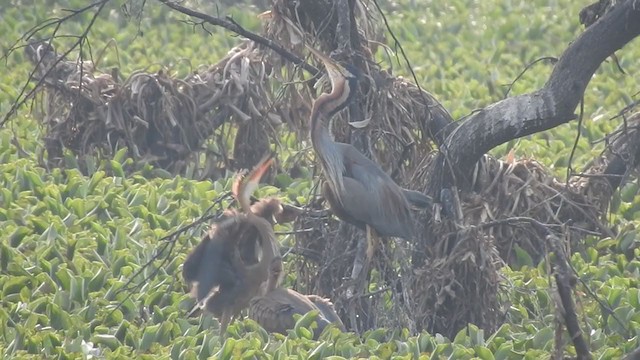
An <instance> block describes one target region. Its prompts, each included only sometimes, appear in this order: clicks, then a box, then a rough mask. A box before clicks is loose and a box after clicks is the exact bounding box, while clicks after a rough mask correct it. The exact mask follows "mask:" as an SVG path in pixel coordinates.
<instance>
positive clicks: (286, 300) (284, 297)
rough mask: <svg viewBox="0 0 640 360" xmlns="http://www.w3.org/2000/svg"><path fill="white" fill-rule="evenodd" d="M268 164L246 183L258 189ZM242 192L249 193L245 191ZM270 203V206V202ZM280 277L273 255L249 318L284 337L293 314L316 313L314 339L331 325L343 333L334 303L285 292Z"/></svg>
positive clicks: (245, 204)
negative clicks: (265, 279) (263, 284)
mask: <svg viewBox="0 0 640 360" xmlns="http://www.w3.org/2000/svg"><path fill="white" fill-rule="evenodd" d="M270 163H271V160H270V159H267V160H266V161H264V162H261V163H260V164H259V165H258V166H257V167H256V170H254V171H255V173H253V174H252V179H251V181H250V182H249V184H251V185H252V186H257V183H258V181H259V179H260V177H261V176H262V174H263V173H264V172H265V171H266V170H267V168H268V167H269V165H270ZM254 182H255V183H254ZM244 193H245V194H250V193H249V192H248V191H246V192H244ZM248 201H249V199H248V197H244V198H243V197H241V198H239V202H240V203H241V207H242V208H243V209H247V208H248V207H249V206H248ZM271 204H273V203H272V202H271ZM254 205H255V204H254ZM252 208H253V207H252ZM246 215H247V217H248V218H250V217H254V216H255V217H257V214H253V213H251V212H250V211H249V212H248V213H247V214H246ZM258 229H259V231H261V232H262V231H266V230H267V229H266V228H265V227H260V228H258ZM271 234H273V230H271ZM261 237H262V238H263V239H273V241H275V236H271V235H270V234H261ZM282 276H283V269H282V258H281V257H280V256H276V257H274V258H273V260H272V261H271V264H270V267H269V278H268V281H267V283H266V284H265V286H263V291H262V296H257V297H255V298H253V299H252V300H251V301H250V304H249V317H250V318H251V319H253V320H255V321H256V322H257V323H258V324H260V325H261V326H262V327H263V328H264V329H265V330H267V331H269V332H277V333H281V334H285V335H286V331H287V330H288V329H292V328H293V327H294V326H295V323H296V321H295V319H294V317H293V315H294V314H300V315H304V314H306V313H308V312H309V311H312V310H318V312H319V314H318V317H317V318H316V323H317V324H318V329H317V331H316V332H315V337H316V338H317V337H318V336H319V335H320V334H321V333H322V331H323V330H324V328H325V327H326V326H327V325H329V324H331V323H334V324H335V325H336V326H337V327H338V328H339V329H340V330H342V331H345V328H344V324H343V323H342V320H340V317H338V314H337V313H336V311H335V309H334V307H333V304H332V303H331V302H330V301H329V300H328V299H324V298H322V297H320V296H317V295H303V294H300V293H299V292H297V291H295V290H291V289H285V288H283V287H282V286H281V282H282Z"/></svg>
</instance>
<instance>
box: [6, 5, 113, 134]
mask: <svg viewBox="0 0 640 360" xmlns="http://www.w3.org/2000/svg"><path fill="white" fill-rule="evenodd" d="M109 1H110V0H100V1H96V2H94V3H92V4H89V5H87V6H85V7H83V8H80V9H77V10H67V11H70V12H71V14H69V15H67V16H64V17H62V18H58V19H55V18H52V19H48V20H45V21H44V22H42V23H40V24H38V25H36V26H34V27H33V28H31V29H30V30H29V31H27V32H26V33H25V34H24V35H23V36H22V37H21V38H20V39H18V40H17V41H16V43H15V44H14V46H12V47H11V48H10V49H9V51H7V53H6V54H5V55H4V56H3V57H5V58H6V57H8V56H9V55H10V54H11V53H12V52H13V51H15V50H17V49H18V48H19V47H18V46H16V44H17V43H18V42H20V41H21V40H29V39H30V38H32V37H33V36H35V35H36V34H37V33H38V32H40V31H42V30H44V29H45V28H47V27H50V26H55V29H54V30H53V34H52V36H51V38H50V40H49V42H48V45H49V46H51V41H52V40H53V39H54V38H55V37H56V33H57V32H58V30H59V29H60V25H62V23H63V22H64V21H66V20H68V19H70V18H72V17H74V16H76V15H79V14H82V13H84V12H86V11H87V10H89V9H92V8H94V7H97V8H98V9H97V10H96V12H95V14H94V15H93V17H92V18H91V20H90V21H89V24H88V25H87V27H86V28H85V29H84V30H83V32H82V34H81V35H80V36H78V40H77V41H76V42H75V43H74V44H73V45H72V46H71V47H70V48H69V49H68V50H67V51H65V52H64V53H63V54H62V55H61V56H59V57H58V58H57V59H55V61H54V62H53V64H51V66H50V67H49V68H48V69H47V70H46V71H45V73H44V74H43V75H42V77H41V78H40V79H39V80H38V82H37V83H36V85H35V86H34V87H33V89H31V90H30V91H29V92H27V86H29V83H30V82H31V80H34V79H35V74H36V72H37V71H38V68H39V66H40V64H42V59H43V57H41V58H39V59H38V62H37V63H36V65H35V66H34V67H33V70H32V71H31V72H30V73H29V77H28V78H27V81H26V82H25V83H24V85H23V86H22V89H20V93H19V94H18V96H17V97H16V99H15V101H14V102H13V104H11V108H10V109H9V111H8V112H7V113H6V114H5V116H4V118H3V119H2V121H0V127H2V126H4V124H5V123H6V122H7V121H8V120H9V118H11V116H13V115H14V114H15V113H16V111H18V109H19V108H20V107H22V105H24V104H25V103H26V102H27V101H28V100H29V99H30V98H31V97H32V96H33V95H34V94H35V93H36V92H37V91H38V90H39V89H40V87H41V86H42V84H43V83H44V81H45V79H46V78H47V76H48V75H49V74H50V73H51V72H52V71H53V70H54V69H55V68H56V66H57V65H58V64H59V63H60V62H62V61H63V60H64V59H65V58H66V56H67V55H69V54H70V53H71V52H72V51H73V50H75V49H76V48H77V47H78V46H80V48H81V49H82V43H83V42H84V41H85V39H86V37H87V34H88V33H89V31H90V30H91V28H92V27H93V24H94V23H95V21H96V20H97V18H98V15H100V13H101V12H102V9H104V7H105V5H107V3H108V2H109ZM80 66H81V69H82V53H81V54H80ZM81 71H82V70H81ZM81 90H82V78H80V86H79V88H78V93H80V91H81ZM25 92H26V95H25Z"/></svg>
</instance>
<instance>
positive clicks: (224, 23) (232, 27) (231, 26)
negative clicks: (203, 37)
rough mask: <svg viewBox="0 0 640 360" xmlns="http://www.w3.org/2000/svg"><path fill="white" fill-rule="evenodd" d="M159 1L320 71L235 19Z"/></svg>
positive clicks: (301, 64)
mask: <svg viewBox="0 0 640 360" xmlns="http://www.w3.org/2000/svg"><path fill="white" fill-rule="evenodd" d="M158 1H159V2H161V3H162V4H164V5H166V6H168V7H170V8H171V9H173V10H175V11H178V12H180V13H182V14H185V15H188V16H191V17H194V18H197V19H200V20H202V21H205V22H207V23H209V24H211V25H215V26H220V27H223V28H225V29H227V30H229V31H232V32H234V33H236V34H238V35H240V36H244V37H246V38H247V39H249V40H252V41H254V42H256V43H258V44H260V45H263V46H266V47H268V48H269V49H271V50H273V51H275V52H276V53H277V54H278V55H280V56H282V57H283V58H284V59H286V60H287V61H290V62H292V63H294V64H296V65H299V66H300V67H302V68H303V69H305V70H307V71H308V72H310V73H311V74H312V75H314V76H315V75H317V74H319V73H320V71H319V70H318V69H317V68H316V67H315V66H313V65H310V64H308V63H306V62H305V61H304V60H303V59H301V58H299V57H298V56H296V55H295V54H293V53H291V52H290V51H288V50H287V49H285V48H284V47H282V46H281V45H280V44H278V43H276V42H275V41H273V40H270V39H267V38H265V37H262V36H260V35H258V34H254V33H252V32H251V31H248V30H246V29H245V28H243V27H241V26H240V25H239V24H238V23H236V22H235V21H230V20H223V19H220V18H217V17H214V16H211V15H207V14H204V13H201V12H198V11H195V10H193V9H190V8H187V7H184V6H182V5H179V4H177V3H175V2H173V1H170V0H158Z"/></svg>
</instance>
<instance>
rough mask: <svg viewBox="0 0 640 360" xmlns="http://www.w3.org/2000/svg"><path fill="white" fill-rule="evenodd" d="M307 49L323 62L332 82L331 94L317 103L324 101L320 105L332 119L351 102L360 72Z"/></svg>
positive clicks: (320, 98)
mask: <svg viewBox="0 0 640 360" xmlns="http://www.w3.org/2000/svg"><path fill="white" fill-rule="evenodd" d="M307 48H308V49H309V51H311V53H312V54H314V55H315V56H316V57H318V58H319V59H320V60H321V61H322V63H323V64H324V67H325V68H326V69H327V75H328V76H329V80H330V81H331V92H330V93H329V94H328V95H327V96H321V97H319V98H318V99H317V100H316V101H322V103H321V104H318V105H322V106H323V110H324V112H325V114H326V116H328V117H330V116H331V115H333V114H335V113H337V112H338V111H340V110H342V109H344V108H345V107H346V106H347V104H348V103H349V101H350V100H351V98H352V96H353V94H354V93H355V88H356V83H357V82H358V74H359V70H358V69H357V68H356V67H355V66H353V65H351V64H347V65H346V66H342V65H340V64H338V63H337V62H335V61H334V60H333V59H331V58H330V57H328V56H327V55H324V54H323V53H321V52H319V51H318V50H316V49H314V48H312V47H310V46H307Z"/></svg>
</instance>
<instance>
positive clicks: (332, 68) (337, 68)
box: [305, 44, 355, 85]
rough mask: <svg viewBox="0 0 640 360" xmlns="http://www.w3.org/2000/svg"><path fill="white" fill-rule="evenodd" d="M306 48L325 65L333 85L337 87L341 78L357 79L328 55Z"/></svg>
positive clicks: (309, 47)
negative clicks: (337, 82) (336, 84)
mask: <svg viewBox="0 0 640 360" xmlns="http://www.w3.org/2000/svg"><path fill="white" fill-rule="evenodd" d="M305 45H306V44H305ZM306 47H307V49H309V51H311V53H312V54H313V55H315V56H316V57H317V58H318V59H320V60H321V61H322V63H323V64H324V67H325V68H327V72H328V73H329V79H330V80H331V83H332V84H333V85H335V83H336V81H337V80H338V79H340V78H348V77H355V75H353V74H352V73H351V72H350V71H349V70H347V69H345V68H344V66H342V65H340V64H338V63H337V62H335V61H333V59H331V58H330V57H328V56H327V55H325V54H323V53H321V52H320V51H318V50H316V49H314V48H312V47H311V46H309V45H306Z"/></svg>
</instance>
